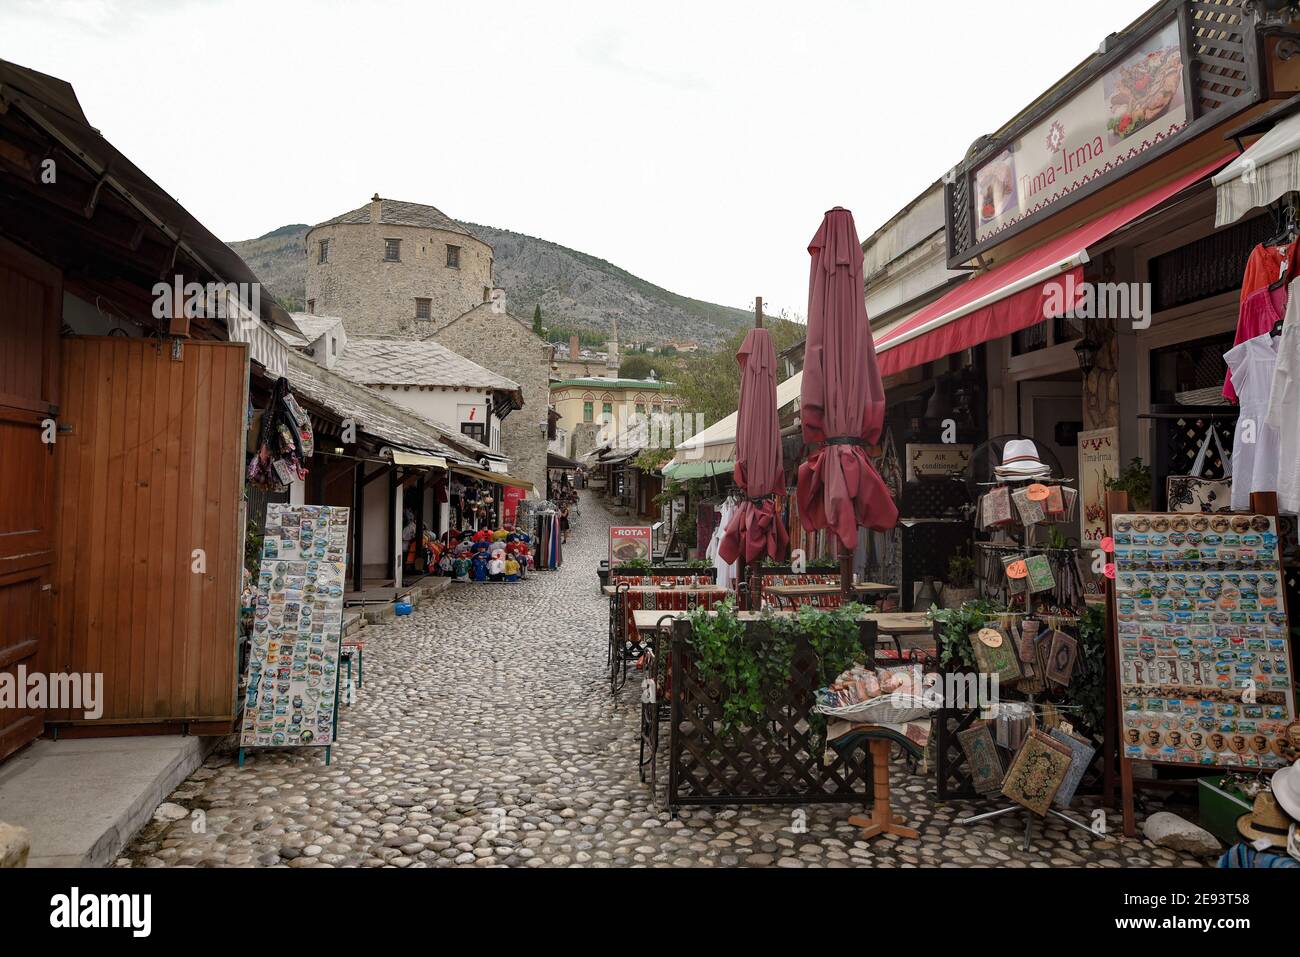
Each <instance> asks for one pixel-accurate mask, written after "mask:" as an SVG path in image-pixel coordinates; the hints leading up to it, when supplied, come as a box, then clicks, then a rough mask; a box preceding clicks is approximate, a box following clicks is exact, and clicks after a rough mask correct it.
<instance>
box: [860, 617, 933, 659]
mask: <svg viewBox="0 0 1300 957" xmlns="http://www.w3.org/2000/svg"><path fill="white" fill-rule="evenodd" d="M871 618H872V619H873V620H874V621H875V623H876V633H877V634H878V635H880V636H881V637H882V638H888V639H890V640H891V641H893V643H894V648H895V649H896V650H897V651H898V660H899V662H900V663H901V662H902V660H903V652H904V650H911V649H915V648H927V647H929V645H928V644H927V643H926V640H927V639H929V638H930V636H931V635H933V634H934V628H933V627H932V626H931V624H930V622H929V620H928V619H927V618H926V613H925V612H923V611H902V612H884V613H883V614H878V615H872V616H871ZM918 639H919V640H918ZM905 644H906V646H907V647H906V649H905V648H904V645H905Z"/></svg>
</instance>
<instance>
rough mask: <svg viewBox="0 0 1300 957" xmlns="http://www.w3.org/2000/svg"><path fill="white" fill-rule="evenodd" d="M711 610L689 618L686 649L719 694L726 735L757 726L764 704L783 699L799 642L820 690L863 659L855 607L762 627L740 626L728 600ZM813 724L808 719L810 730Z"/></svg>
mask: <svg viewBox="0 0 1300 957" xmlns="http://www.w3.org/2000/svg"><path fill="white" fill-rule="evenodd" d="M712 610H713V611H714V612H716V614H710V613H709V611H708V610H705V609H698V610H697V611H695V612H692V613H691V616H690V620H691V637H690V643H691V648H692V650H693V651H694V652H695V658H696V667H697V668H698V669H699V672H700V676H701V677H702V678H703V679H705V680H706V681H709V682H710V683H712V684H713V685H714V686H715V687H716V688H717V689H718V692H719V696H720V698H721V705H722V723H723V725H724V726H725V728H726V729H727V730H728V731H735V730H737V729H739V728H741V727H744V726H746V725H752V724H753V723H754V722H756V721H758V720H761V718H762V714H763V711H764V709H765V707H766V705H767V702H768V701H769V700H772V699H773V698H774V697H776V698H779V697H780V696H781V695H783V694H786V693H788V689H789V686H790V681H791V676H792V673H793V668H794V658H795V654H796V652H797V651H798V648H799V639H800V638H803V640H804V641H806V642H807V645H808V647H809V649H811V651H812V652H813V654H814V655H815V656H816V658H817V674H816V679H817V683H818V686H819V687H825V686H826V685H829V684H830V683H831V682H832V681H834V680H835V678H836V677H838V676H839V675H840V673H841V672H843V671H845V670H846V669H848V668H849V667H851V666H852V665H853V664H854V663H855V662H857V661H861V660H862V657H863V655H862V646H861V644H860V643H859V640H858V621H857V619H858V616H859V615H860V614H861V613H862V607H861V606H860V605H845V606H844V607H842V608H836V609H831V610H826V611H823V610H819V609H815V608H801V609H799V612H798V614H797V615H792V616H771V617H768V618H764V619H761V624H762V627H756V626H753V625H749V623H747V622H745V621H742V620H741V619H740V617H739V616H738V615H737V613H736V608H735V602H734V601H733V600H732V599H728V600H727V601H725V602H723V603H722V604H721V605H718V606H715V607H714V608H713V609H712ZM747 625H749V627H747ZM817 718H818V716H816V715H813V716H810V720H811V721H813V722H814V724H816V723H817V722H816V719H817ZM814 730H816V728H815V729H814ZM823 730H824V729H823Z"/></svg>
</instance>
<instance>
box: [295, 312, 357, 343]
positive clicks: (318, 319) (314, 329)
mask: <svg viewBox="0 0 1300 957" xmlns="http://www.w3.org/2000/svg"><path fill="white" fill-rule="evenodd" d="M292 316H293V321H294V322H295V323H297V325H298V328H299V329H300V330H301V331H302V335H301V336H295V335H293V334H291V333H290V334H285V333H281V335H282V336H284V338H285V339H286V340H288V342H289V343H290V344H291V345H295V346H308V345H311V344H312V343H313V342H315V341H316V340H317V339H319V338H320V337H321V336H323V335H324V334H325V333H326V332H327V331H329V330H330V329H332V328H333V327H334V326H335V325H337V324H338V323H340V322H342V321H343V320H342V319H340V318H339V317H338V316H317V315H314V314H313V313H310V312H295V313H292Z"/></svg>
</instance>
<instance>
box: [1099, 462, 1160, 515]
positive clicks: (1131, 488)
mask: <svg viewBox="0 0 1300 957" xmlns="http://www.w3.org/2000/svg"><path fill="white" fill-rule="evenodd" d="M1152 485H1153V480H1152V475H1151V466H1149V465H1147V464H1145V463H1144V462H1143V461H1142V460H1141V459H1133V460H1132V461H1131V462H1129V464H1128V465H1126V466H1124V468H1122V469H1120V473H1119V475H1116V476H1115V477H1114V478H1108V479H1107V480H1106V490H1107V491H1110V492H1128V504H1129V508H1131V509H1133V511H1135V512H1147V511H1150V510H1151V489H1152Z"/></svg>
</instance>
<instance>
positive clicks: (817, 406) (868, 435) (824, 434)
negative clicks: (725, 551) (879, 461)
mask: <svg viewBox="0 0 1300 957" xmlns="http://www.w3.org/2000/svg"><path fill="white" fill-rule="evenodd" d="M808 252H809V253H810V254H811V255H812V275H811V277H810V278H809V281H808V342H807V347H806V349H805V352H804V366H803V387H802V389H801V391H800V397H799V416H800V420H801V422H802V424H803V440H804V444H805V445H806V446H807V447H808V448H809V449H810V450H811V453H810V455H809V457H808V461H806V462H804V463H803V464H802V465H800V466H799V516H800V519H801V521H802V522H803V525H804V528H806V529H808V530H809V531H813V530H816V529H819V528H825V529H830V530H831V531H833V532H834V533H835V535H836V537H837V538H838V539H839V542H840V544H841V545H842V546H843V547H844V548H845V549H849V550H852V549H853V548H854V547H855V546H856V545H857V541H858V528H859V527H860V526H862V527H866V528H874V529H877V530H882V531H883V530H884V529H888V528H893V527H894V525H895V524H897V522H898V508H897V506H895V505H894V501H893V499H892V498H890V496H889V491H888V490H887V489H886V488H885V483H884V482H883V481H881V479H880V476H879V475H878V474H877V473H876V470H875V468H873V467H872V465H871V463H870V461H868V459H867V452H866V448H867V446H869V445H872V444H874V443H875V442H876V441H877V440H878V439H879V438H880V430H881V428H882V426H883V425H884V421H885V390H884V386H883V385H882V384H881V382H880V370H879V369H878V368H877V367H876V349H875V346H874V344H873V343H872V341H871V324H870V323H869V322H868V321H867V306H866V301H865V299H864V291H863V290H864V287H863V275H862V245H861V244H860V243H859V242H858V231H857V229H856V228H855V227H854V225H853V214H852V213H850V212H849V211H848V210H847V209H843V208H841V207H838V206H837V207H836V208H835V209H832V210H831V211H830V212H828V213H827V214H826V218H825V219H823V220H822V225H821V229H819V230H817V235H816V236H814V237H813V239H812V242H811V243H810V244H809V246H808Z"/></svg>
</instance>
